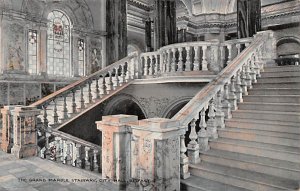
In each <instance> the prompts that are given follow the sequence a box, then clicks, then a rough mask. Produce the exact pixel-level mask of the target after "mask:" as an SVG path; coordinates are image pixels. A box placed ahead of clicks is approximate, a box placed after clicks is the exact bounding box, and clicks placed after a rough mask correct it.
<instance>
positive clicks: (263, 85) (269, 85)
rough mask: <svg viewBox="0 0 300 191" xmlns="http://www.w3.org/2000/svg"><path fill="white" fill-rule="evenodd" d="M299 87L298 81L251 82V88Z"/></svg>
mask: <svg viewBox="0 0 300 191" xmlns="http://www.w3.org/2000/svg"><path fill="white" fill-rule="evenodd" d="M283 87H284V88H296V89H299V88H300V83H299V82H288V83H287V82H283V83H281V82H269V83H261V82H257V83H255V84H253V89H255V88H283Z"/></svg>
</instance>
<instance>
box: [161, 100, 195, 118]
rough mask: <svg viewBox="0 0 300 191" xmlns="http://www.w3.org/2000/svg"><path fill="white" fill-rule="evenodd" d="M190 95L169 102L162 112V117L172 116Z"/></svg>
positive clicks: (185, 102) (186, 101)
mask: <svg viewBox="0 0 300 191" xmlns="http://www.w3.org/2000/svg"><path fill="white" fill-rule="evenodd" d="M191 99H192V97H182V98H180V99H177V100H175V101H173V102H172V103H170V104H169V106H168V107H166V109H165V110H164V111H163V112H162V117H163V118H172V117H173V116H174V115H175V114H176V113H177V112H178V111H180V110H181V109H182V108H183V107H184V106H185V105H186V104H187V103H188V102H189V101H190V100H191Z"/></svg>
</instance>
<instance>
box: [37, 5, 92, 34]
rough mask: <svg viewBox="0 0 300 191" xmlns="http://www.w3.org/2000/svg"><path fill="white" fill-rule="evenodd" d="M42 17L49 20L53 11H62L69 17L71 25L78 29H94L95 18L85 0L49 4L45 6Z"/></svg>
mask: <svg viewBox="0 0 300 191" xmlns="http://www.w3.org/2000/svg"><path fill="white" fill-rule="evenodd" d="M43 8H44V9H43V11H42V15H41V16H42V17H43V18H45V19H47V16H48V14H49V13H50V12H51V11H53V10H60V11H62V12H64V13H65V14H66V15H68V16H69V18H70V20H71V23H72V25H73V26H75V27H76V28H78V27H84V28H88V29H93V28H94V22H93V17H92V14H91V11H90V9H89V7H88V5H87V4H86V2H85V0H82V1H74V2H73V1H72V3H66V2H49V3H46V4H45V6H43Z"/></svg>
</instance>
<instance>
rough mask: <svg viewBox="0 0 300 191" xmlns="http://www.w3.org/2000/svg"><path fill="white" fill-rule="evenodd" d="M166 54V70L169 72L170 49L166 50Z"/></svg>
mask: <svg viewBox="0 0 300 191" xmlns="http://www.w3.org/2000/svg"><path fill="white" fill-rule="evenodd" d="M167 53H168V56H167V64H166V72H170V68H171V50H170V49H168V50H167Z"/></svg>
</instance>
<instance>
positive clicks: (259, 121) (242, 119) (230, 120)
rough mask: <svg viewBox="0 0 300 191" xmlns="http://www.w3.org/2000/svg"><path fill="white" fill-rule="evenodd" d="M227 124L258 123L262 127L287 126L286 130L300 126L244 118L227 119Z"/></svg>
mask: <svg viewBox="0 0 300 191" xmlns="http://www.w3.org/2000/svg"><path fill="white" fill-rule="evenodd" d="M226 122H237V123H256V124H260V125H273V126H285V127H286V128H289V127H292V128H299V129H300V126H299V125H298V123H291V122H279V123H278V122H274V121H267V120H255V121H251V120H249V119H244V118H238V117H235V118H231V119H225V123H226Z"/></svg>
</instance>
